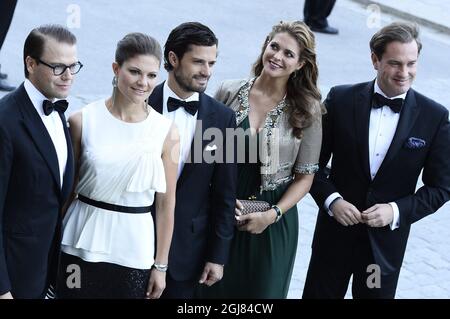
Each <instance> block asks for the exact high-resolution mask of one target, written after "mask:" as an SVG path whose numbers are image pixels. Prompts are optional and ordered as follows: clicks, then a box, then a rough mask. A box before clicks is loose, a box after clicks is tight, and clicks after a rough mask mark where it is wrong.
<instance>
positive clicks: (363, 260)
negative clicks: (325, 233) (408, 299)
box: [302, 225, 400, 299]
mask: <svg viewBox="0 0 450 319" xmlns="http://www.w3.org/2000/svg"><path fill="white" fill-rule="evenodd" d="M350 227H359V225H355V226H350ZM323 248H325V249H323ZM373 264H375V260H374V258H373V254H372V248H371V246H370V242H369V236H368V234H367V230H366V229H364V227H360V231H358V232H357V235H356V236H355V238H354V240H352V242H349V243H347V244H344V245H342V244H340V245H339V246H337V245H336V246H334V247H323V246H322V247H321V246H320V245H316V247H315V249H314V248H313V251H312V255H311V260H310V263H309V267H308V273H307V276H306V282H305V287H304V289H303V297H302V298H303V299H343V298H344V297H345V294H346V292H347V288H348V284H349V281H350V277H351V276H352V275H353V279H352V296H353V299H393V298H394V297H395V291H396V289H397V282H398V277H399V274H400V270H399V271H396V272H394V273H392V274H389V275H383V274H380V281H379V283H380V285H379V287H378V288H377V287H373V288H370V287H369V285H368V284H367V282H368V279H369V282H370V283H374V281H372V280H371V279H372V277H370V276H371V275H372V274H374V271H373V270H372V269H369V272H368V266H369V265H373Z"/></svg>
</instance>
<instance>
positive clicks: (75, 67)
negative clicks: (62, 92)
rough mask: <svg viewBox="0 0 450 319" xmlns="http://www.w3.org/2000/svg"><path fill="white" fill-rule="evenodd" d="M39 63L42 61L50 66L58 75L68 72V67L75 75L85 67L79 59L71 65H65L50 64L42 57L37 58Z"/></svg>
mask: <svg viewBox="0 0 450 319" xmlns="http://www.w3.org/2000/svg"><path fill="white" fill-rule="evenodd" d="M36 61H38V62H39V63H42V64H43V65H45V66H48V67H49V68H50V69H52V70H53V74H54V75H56V76H59V75H61V74H63V73H64V72H66V70H67V69H69V72H70V74H72V75H74V74H77V73H78V72H80V70H81V68H82V67H83V64H82V63H81V62H80V61H78V62H76V63H74V64H71V65H65V64H60V63H58V64H49V63H47V62H44V61H42V60H41V59H36Z"/></svg>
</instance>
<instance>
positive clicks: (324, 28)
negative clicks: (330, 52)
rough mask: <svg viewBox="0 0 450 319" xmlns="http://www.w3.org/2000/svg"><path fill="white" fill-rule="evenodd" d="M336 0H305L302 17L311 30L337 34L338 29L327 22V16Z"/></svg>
mask: <svg viewBox="0 0 450 319" xmlns="http://www.w3.org/2000/svg"><path fill="white" fill-rule="evenodd" d="M335 3H336V0H305V4H304V6H303V19H304V21H305V23H306V24H307V25H308V26H309V27H310V29H311V31H314V32H320V33H326V34H338V33H339V30H338V29H336V28H333V27H331V26H330V25H329V24H328V20H327V18H328V16H329V15H330V13H331V11H332V10H333V7H334V4H335Z"/></svg>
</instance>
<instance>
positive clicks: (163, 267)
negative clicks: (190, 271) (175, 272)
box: [152, 263, 169, 272]
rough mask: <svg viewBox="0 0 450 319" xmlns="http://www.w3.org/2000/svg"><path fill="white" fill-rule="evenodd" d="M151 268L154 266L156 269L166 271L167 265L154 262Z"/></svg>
mask: <svg viewBox="0 0 450 319" xmlns="http://www.w3.org/2000/svg"><path fill="white" fill-rule="evenodd" d="M152 268H155V269H156V270H157V271H161V272H166V271H167V268H169V266H168V265H167V264H157V263H154V264H153V266H152Z"/></svg>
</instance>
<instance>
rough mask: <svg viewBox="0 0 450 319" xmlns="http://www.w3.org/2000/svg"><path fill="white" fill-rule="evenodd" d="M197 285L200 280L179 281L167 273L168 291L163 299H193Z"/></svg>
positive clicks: (163, 294)
mask: <svg viewBox="0 0 450 319" xmlns="http://www.w3.org/2000/svg"><path fill="white" fill-rule="evenodd" d="M197 285H198V280H186V281H177V280H175V279H173V278H172V276H171V275H170V272H167V274H166V289H164V291H163V293H162V295H161V299H193V298H194V294H195V289H196V287H197Z"/></svg>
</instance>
